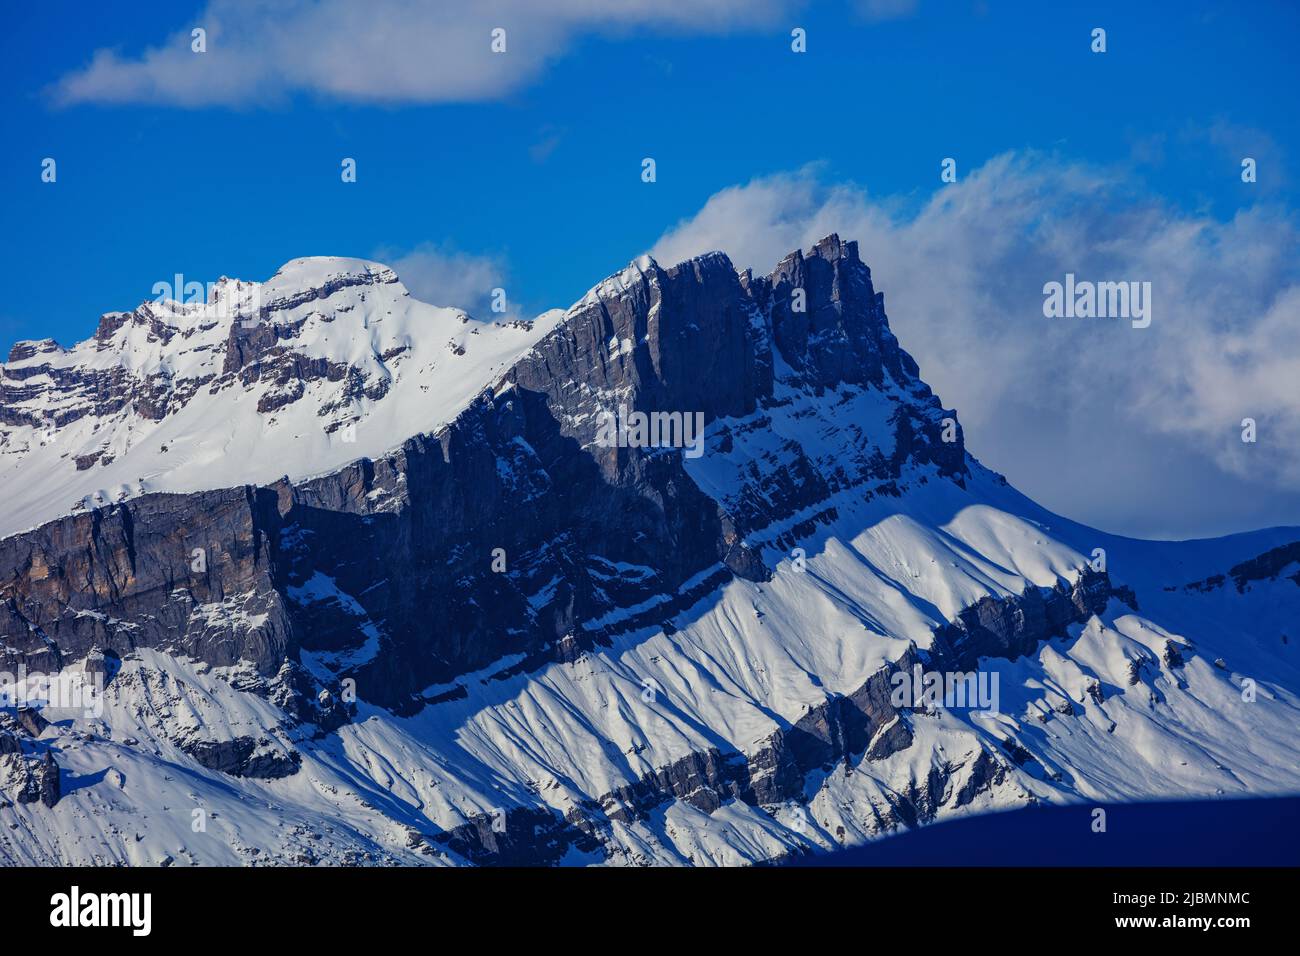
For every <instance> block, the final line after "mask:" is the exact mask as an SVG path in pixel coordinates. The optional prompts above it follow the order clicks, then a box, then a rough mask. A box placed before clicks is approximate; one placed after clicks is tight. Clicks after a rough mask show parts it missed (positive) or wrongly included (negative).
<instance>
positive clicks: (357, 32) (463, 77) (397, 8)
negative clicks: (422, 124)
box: [53, 0, 787, 107]
mask: <svg viewBox="0 0 1300 956" xmlns="http://www.w3.org/2000/svg"><path fill="white" fill-rule="evenodd" d="M785 6H787V4H786V3H785V2H784V0H713V2H710V3H703V4H702V3H697V2H693V0H549V2H547V3H537V2H534V0H489V2H475V3H464V4H452V3H429V2H425V0H368V2H366V3H357V2H354V0H271V2H268V0H211V2H210V3H209V4H208V7H207V8H206V9H205V10H204V12H203V13H202V14H201V15H199V16H198V17H197V18H195V20H194V22H193V23H191V24H184V25H181V26H179V28H178V29H177V31H176V32H175V33H173V34H172V35H171V36H170V37H168V38H167V39H165V40H163V41H162V42H161V43H160V44H159V45H157V46H153V47H150V48H149V49H147V50H145V51H144V52H143V53H142V54H140V55H139V56H123V55H121V54H119V53H118V52H116V51H113V50H98V51H96V52H95V54H94V56H93V57H92V59H91V62H90V63H89V65H88V66H86V67H85V68H84V69H81V70H78V71H75V72H73V73H70V74H69V75H67V76H65V77H63V78H62V79H60V80H59V81H58V82H57V83H56V84H55V86H54V88H53V94H54V97H55V100H56V101H57V102H60V103H63V104H70V103H80V102H98V103H138V102H151V103H167V104H172V105H177V106H191V107H193V106H209V105H218V104H220V105H258V104H263V103H267V102H273V101H275V100H278V99H282V98H284V97H286V96H289V95H292V94H295V93H310V94H314V95H319V96H324V97H328V98H331V99H341V100H349V101H358V102H421V103H436V102H473V101H481V100H489V99H494V98H497V97H500V96H503V95H505V94H507V93H510V92H511V91H513V90H515V89H518V88H520V87H522V86H524V85H525V84H527V83H529V82H531V81H532V80H534V79H535V78H536V77H537V76H538V75H539V74H540V73H541V72H542V71H543V70H544V69H545V67H546V65H547V64H548V63H549V62H551V61H552V60H554V59H555V58H557V57H560V56H562V55H564V53H565V52H567V50H568V49H569V48H570V46H571V45H572V43H573V41H574V40H576V39H577V38H579V37H580V36H582V35H584V34H590V33H600V34H612V33H625V32H627V31H631V30H638V29H656V30H665V31H677V32H684V33H721V32H725V31H728V30H732V29H744V28H760V27H764V26H769V25H771V23H772V22H773V21H774V18H775V17H776V16H777V15H778V14H779V13H780V12H781V11H782V10H783V8H784V7H785ZM194 27H202V28H203V29H205V30H206V31H207V52H205V53H194V52H192V51H191V48H190V47H191V36H190V31H191V29H192V28H194ZM497 27H501V28H503V29H505V30H506V52H505V53H493V52H492V50H491V48H490V39H491V31H492V30H493V29H494V28H497Z"/></svg>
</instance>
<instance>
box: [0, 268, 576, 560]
mask: <svg viewBox="0 0 1300 956" xmlns="http://www.w3.org/2000/svg"><path fill="white" fill-rule="evenodd" d="M212 299H213V301H211V302H206V303H193V304H181V303H176V302H173V301H171V300H165V301H162V302H157V301H154V302H146V303H144V304H143V305H141V306H140V307H139V308H138V309H136V310H135V311H134V312H130V313H109V314H108V315H106V316H105V317H104V320H103V321H102V322H101V326H100V334H99V335H97V336H96V337H94V338H90V339H86V340H85V341H83V342H80V343H78V344H77V345H76V346H74V347H72V348H70V349H66V350H65V349H63V348H61V347H60V346H58V345H57V344H56V343H54V342H53V341H51V340H46V341H44V342H35V343H31V342H28V343H22V342H20V343H18V345H17V346H15V348H14V352H13V355H15V356H20V357H18V358H16V359H14V360H11V361H10V362H8V363H6V364H4V365H3V366H0V399H2V400H3V405H4V406H5V410H6V413H7V416H6V417H7V418H8V419H9V422H7V423H0V481H3V482H4V484H5V487H6V489H7V491H8V497H7V500H6V503H5V507H4V508H3V509H2V510H0V536H6V535H9V534H12V533H14V532H17V531H20V530H24V529H27V528H31V527H35V526H37V525H39V524H41V523H43V522H45V521H48V520H50V519H51V518H55V517H58V516H59V515H63V514H68V513H70V512H71V511H73V510H77V509H80V508H84V507H88V506H93V505H94V504H103V503H106V502H112V501H118V500H122V499H124V498H130V497H135V496H137V495H139V494H142V493H145V492H151V491H175V492H188V491H198V490H203V489H208V488H221V487H231V486H237V485H241V484H245V483H262V484H264V483H269V482H272V481H275V480H276V479H278V478H280V477H282V476H284V475H288V476H289V477H291V478H294V479H300V478H304V477H306V476H309V475H313V474H318V473H321V472H325V471H329V470H332V469H334V468H337V467H339V466H341V465H343V464H346V463H347V462H349V461H354V460H356V459H358V458H362V457H374V456H377V455H379V454H381V453H383V452H384V451H387V450H388V449H389V448H392V447H394V446H395V445H397V444H400V442H401V441H402V440H403V439H405V438H407V437H409V436H411V435H415V434H418V433H421V432H430V431H434V430H435V429H437V428H438V427H439V426H441V425H442V424H444V423H446V422H447V421H449V420H450V419H452V418H454V417H455V415H456V413H457V412H458V411H460V409H462V408H463V407H464V406H465V405H466V404H468V403H469V402H470V401H471V400H472V399H473V398H474V396H475V395H477V394H478V393H479V392H481V391H482V390H483V389H484V388H485V387H487V386H488V385H489V384H490V383H491V381H492V380H493V378H494V377H496V376H497V375H499V374H500V373H501V372H502V371H503V370H504V369H506V368H507V367H509V365H510V364H511V363H512V362H513V361H514V360H515V359H517V358H518V357H519V356H520V355H521V354H522V353H523V352H525V351H527V350H528V349H529V348H530V347H531V346H532V345H533V343H535V342H536V341H537V340H538V339H540V338H541V337H542V336H544V335H545V334H546V333H547V332H548V331H550V330H551V329H553V328H554V327H555V326H556V324H558V322H559V321H560V319H561V317H562V315H563V313H562V312H561V311H559V310H553V311H551V312H548V313H545V314H543V315H542V316H539V317H538V318H537V319H536V320H534V321H532V322H525V323H520V322H500V321H498V322H494V321H490V320H480V319H475V318H471V317H470V316H469V315H468V314H467V313H465V312H463V311H462V310H460V309H455V308H442V307H437V306H432V305H427V304H425V303H423V302H418V301H416V300H414V299H412V298H411V297H410V294H409V293H408V292H407V291H406V289H405V287H404V286H403V285H402V284H401V282H400V281H399V280H398V278H397V276H396V274H394V273H393V272H392V270H390V269H388V268H387V267H386V266H382V265H379V264H378V263H374V262H366V261H363V260H360V259H340V258H326V257H317V258H307V259H295V260H293V261H292V262H289V263H287V264H286V265H285V266H284V267H283V268H281V269H280V271H279V272H277V273H276V274H275V275H274V276H273V277H272V278H271V279H270V280H268V281H267V282H265V283H248V282H239V281H237V280H229V279H226V280H223V281H222V282H221V283H219V284H218V285H217V286H216V288H215V290H214V293H213V296H212ZM259 304H260V306H261V308H262V310H263V313H262V315H261V317H260V318H259V317H258V315H259V313H258V311H257V305H259ZM246 321H247V322H249V323H250V327H249V328H244V322H246ZM259 338H260V340H261V341H262V342H263V343H265V344H259V342H258V340H259ZM259 350H260V354H258V353H259ZM241 351H247V352H251V353H254V359H253V360H251V361H244V362H242V364H241V358H242V356H241V355H240V353H241ZM28 353H30V354H28ZM259 360H260V361H261V362H262V364H263V365H272V364H273V365H274V370H276V371H278V367H280V366H284V365H287V364H288V363H289V362H298V363H315V364H316V365H317V366H321V367H324V368H326V369H327V370H328V371H326V372H325V373H324V374H322V376H321V377H319V378H316V379H315V380H312V381H309V382H308V383H307V385H306V386H305V388H304V389H303V391H302V393H301V394H299V393H298V392H297V388H298V386H297V384H296V381H295V380H293V379H289V381H288V382H284V381H279V380H278V379H280V378H284V377H285V376H280V375H267V374H263V375H260V376H259V377H257V378H256V379H254V380H251V381H250V378H251V377H252V376H251V375H250V372H252V371H253V370H257V369H258V364H257V362H258V361H259ZM272 360H273V362H272ZM277 402H283V404H279V405H278V406H277V407H274V408H269V407H268V406H270V405H273V404H275V403H277ZM156 409H157V410H160V412H158V411H155V410H156ZM349 425H350V426H352V427H351V428H350V429H349V428H348V426H349ZM94 455H98V456H99V457H98V459H97V460H96V461H95V463H93V464H91V465H90V466H89V467H86V468H85V469H82V470H79V469H78V467H77V459H78V458H79V457H82V458H88V457H90V456H94Z"/></svg>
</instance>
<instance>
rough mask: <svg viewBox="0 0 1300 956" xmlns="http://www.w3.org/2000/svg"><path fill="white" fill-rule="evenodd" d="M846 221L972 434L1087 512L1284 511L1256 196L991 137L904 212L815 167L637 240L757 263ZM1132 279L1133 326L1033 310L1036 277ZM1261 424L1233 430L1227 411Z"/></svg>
mask: <svg viewBox="0 0 1300 956" xmlns="http://www.w3.org/2000/svg"><path fill="white" fill-rule="evenodd" d="M832 231H838V232H840V233H841V234H842V235H844V236H846V237H853V238H856V239H858V240H860V243H861V250H862V256H863V258H864V260H865V261H866V262H867V263H868V264H869V265H870V266H871V267H872V270H873V273H874V277H875V280H876V284H877V287H878V289H880V290H881V291H883V292H884V293H885V295H886V298H887V300H888V303H889V312H890V316H891V320H892V322H893V324H894V327H895V331H896V332H897V334H898V336H899V338H900V339H901V340H902V342H903V344H904V346H905V347H907V348H908V349H909V350H910V351H911V352H912V353H913V355H915V356H916V357H917V359H918V361H919V362H920V363H921V368H922V374H923V375H924V376H925V377H926V378H927V380H928V381H929V382H930V383H931V384H932V385H934V386H935V388H936V390H937V391H938V392H939V394H940V395H941V396H942V397H943V399H944V401H946V402H949V403H952V404H955V405H956V407H957V408H958V410H959V412H960V414H961V415H962V417H963V420H964V422H965V424H966V426H967V428H968V437H969V439H970V442H971V445H972V448H973V450H974V451H975V452H976V454H979V455H981V456H982V457H984V458H985V460H987V461H988V462H989V463H990V464H991V465H993V466H994V467H997V468H999V469H1001V470H1004V471H1006V472H1007V473H1008V474H1009V475H1010V477H1012V478H1013V480H1016V481H1017V483H1018V484H1020V486H1021V487H1022V488H1023V489H1024V490H1026V491H1028V492H1030V493H1031V494H1034V495H1035V496H1036V497H1038V498H1039V499H1040V500H1043V501H1044V503H1046V504H1048V505H1049V506H1052V507H1055V508H1057V509H1058V510H1062V511H1065V512H1066V513H1068V514H1070V515H1071V516H1072V517H1078V518H1081V519H1085V520H1090V521H1092V522H1094V523H1097V524H1100V525H1102V526H1103V527H1106V526H1109V527H1111V528H1114V529H1117V530H1124V529H1127V530H1131V531H1135V532H1142V533H1151V534H1174V535H1178V534H1194V533H1218V532H1221V531H1223V530H1228V529H1232V528H1240V527H1245V526H1247V525H1252V524H1276V523H1287V522H1300V495H1297V493H1296V492H1295V490H1294V489H1296V488H1297V486H1300V387H1297V384H1296V383H1298V382H1300V260H1297V258H1296V255H1295V251H1296V249H1297V248H1300V226H1298V224H1297V222H1296V221H1295V219H1294V218H1293V217H1292V216H1291V215H1290V214H1288V213H1286V212H1285V211H1283V210H1280V209H1277V208H1273V207H1270V206H1267V205H1263V204H1258V205H1255V206H1253V207H1250V208H1245V209H1243V210H1241V211H1240V212H1238V213H1237V214H1236V215H1235V216H1233V217H1232V218H1230V219H1227V220H1217V219H1213V218H1208V217H1201V216H1197V215H1193V214H1187V213H1183V212H1179V211H1177V210H1175V209H1174V208H1172V207H1171V206H1168V205H1166V204H1165V203H1163V202H1161V201H1159V200H1157V199H1153V198H1151V197H1150V196H1149V194H1148V193H1147V192H1146V191H1145V190H1144V189H1142V188H1141V187H1140V184H1137V183H1135V182H1132V181H1131V180H1129V179H1128V178H1127V176H1126V175H1125V174H1123V173H1122V172H1119V171H1116V170H1103V169H1098V168H1093V167H1088V166H1085V165H1081V164H1077V163H1068V162H1060V161H1057V160H1054V159H1052V158H1050V157H1045V156H1042V155H1025V154H1007V155H1003V156H999V157H997V158H995V159H993V160H991V161H990V162H989V163H987V164H986V165H985V166H984V167H982V168H980V169H977V170H975V171H973V172H970V173H969V174H967V175H965V176H964V177H963V178H962V180H961V181H960V182H959V183H956V184H953V185H950V186H947V187H944V188H942V189H940V190H939V191H938V192H937V193H936V194H935V196H934V197H933V198H932V199H931V200H930V201H929V202H927V203H926V204H925V205H924V206H923V207H922V208H921V209H920V211H919V212H918V213H915V214H914V215H905V214H903V213H901V212H900V211H899V207H898V206H897V205H896V204H891V203H889V202H882V201H879V200H877V199H875V198H873V197H871V196H869V195H868V194H867V193H866V191H865V190H863V189H861V188H859V187H857V186H855V185H853V184H844V183H840V184H832V183H829V182H827V179H826V175H825V172H824V171H823V170H820V169H818V168H817V167H809V168H806V169H803V170H799V171H796V172H790V173H784V174H780V175H775V176H770V177H766V178H762V179H757V180H755V181H753V182H751V183H749V184H747V185H744V186H738V187H733V188H730V189H724V190H722V191H721V192H719V193H717V194H716V195H714V196H713V197H712V198H710V199H709V200H708V202H707V203H706V204H705V205H704V207H703V208H702V209H701V210H700V211H699V212H698V213H697V214H696V215H695V216H693V217H691V218H690V219H688V220H686V221H684V222H682V223H679V224H678V225H677V226H676V227H674V228H673V229H670V230H669V231H668V232H667V233H665V234H664V236H663V237H662V238H661V239H660V240H659V241H658V242H657V243H656V245H655V247H654V249H653V254H654V255H655V256H656V258H658V259H660V260H661V261H664V262H671V261H677V260H679V259H682V258H685V257H687V256H690V255H694V254H697V253H699V252H702V251H705V250H708V249H722V250H725V251H727V252H728V253H729V254H731V256H732V258H733V260H734V261H735V262H736V264H737V265H738V266H753V267H755V268H756V269H757V270H761V271H767V270H768V269H770V268H771V266H772V264H773V263H775V262H776V261H777V260H778V259H779V258H780V257H781V256H782V255H784V254H785V253H786V252H788V251H789V250H790V249H793V248H796V247H803V248H807V247H808V246H810V245H811V244H812V243H813V242H814V241H815V240H816V239H818V238H820V237H821V236H823V235H825V234H826V233H829V232H832ZM1067 272H1069V273H1074V274H1075V275H1076V276H1077V277H1079V278H1080V279H1090V280H1093V281H1144V282H1150V283H1151V287H1152V299H1153V309H1154V311H1153V315H1154V319H1153V322H1152V324H1151V326H1150V328H1147V329H1135V328H1132V327H1131V325H1130V324H1129V323H1128V322H1119V321H1116V320H1105V319H1091V320H1089V319H1048V318H1045V317H1044V315H1043V311H1042V303H1043V291H1042V288H1043V285H1044V284H1045V283H1047V282H1050V281H1053V280H1055V281H1061V280H1062V279H1063V278H1064V276H1065V274H1066V273H1067ZM1247 417H1249V418H1254V419H1256V421H1257V422H1258V423H1259V441H1258V443H1256V444H1244V443H1243V442H1242V441H1241V437H1240V435H1241V427H1240V425H1241V420H1242V419H1243V418H1247Z"/></svg>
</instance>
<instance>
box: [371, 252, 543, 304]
mask: <svg viewBox="0 0 1300 956" xmlns="http://www.w3.org/2000/svg"><path fill="white" fill-rule="evenodd" d="M374 258H375V259H376V260H377V261H379V262H382V263H383V264H384V265H386V266H389V267H391V268H392V269H393V271H394V272H396V273H397V277H398V278H399V279H401V280H402V284H403V285H404V286H406V288H407V291H409V292H410V293H411V295H412V296H413V297H415V298H416V299H419V300H420V301H421V302H428V303H429V304H431V305H442V306H451V307H452V308H457V309H464V310H465V311H466V312H468V313H469V314H470V315H472V316H474V318H476V319H481V320H484V321H487V320H499V319H502V318H507V319H512V318H517V317H519V315H520V313H519V310H518V306H517V304H516V302H515V300H514V297H513V294H512V290H511V288H510V287H509V285H508V284H507V282H506V268H505V264H504V262H503V261H502V260H500V259H496V258H493V257H491V256H476V255H471V254H469V253H465V252H459V251H457V250H455V249H450V248H447V247H444V246H438V245H435V244H433V243H422V244H421V245H419V246H416V247H415V248H414V249H411V250H409V251H407V252H397V251H394V250H391V249H380V250H379V251H377V252H376V253H375V255H374ZM493 289H504V290H505V292H506V298H505V301H506V305H507V311H506V313H505V314H504V315H502V314H497V313H494V312H492V309H491V305H492V290H493Z"/></svg>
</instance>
